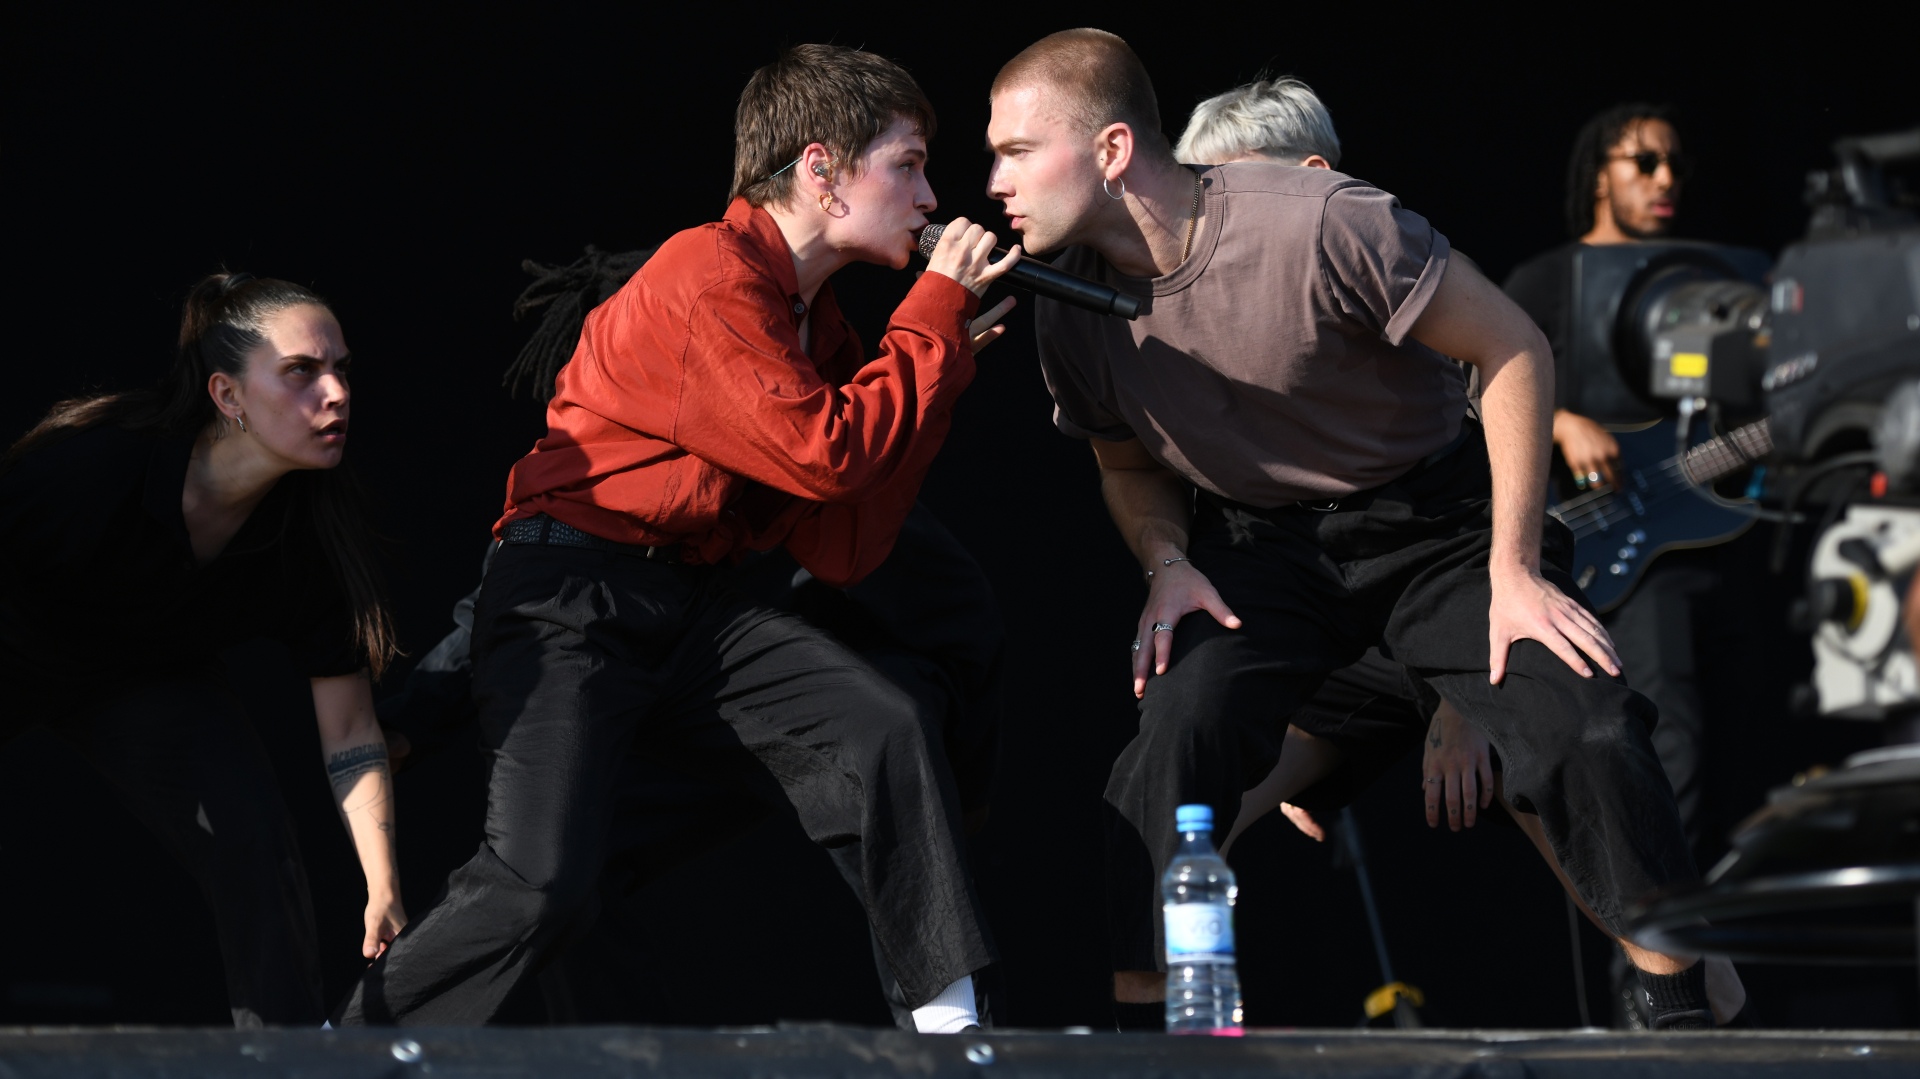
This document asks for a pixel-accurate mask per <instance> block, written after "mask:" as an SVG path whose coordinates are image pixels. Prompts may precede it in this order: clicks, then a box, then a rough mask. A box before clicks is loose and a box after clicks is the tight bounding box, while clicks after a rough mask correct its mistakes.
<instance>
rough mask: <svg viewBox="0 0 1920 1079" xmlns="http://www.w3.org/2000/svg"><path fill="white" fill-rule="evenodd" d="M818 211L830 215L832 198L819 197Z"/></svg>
mask: <svg viewBox="0 0 1920 1079" xmlns="http://www.w3.org/2000/svg"><path fill="white" fill-rule="evenodd" d="M820 210H821V212H822V213H829V214H830V213H832V212H833V196H832V195H822V196H820Z"/></svg>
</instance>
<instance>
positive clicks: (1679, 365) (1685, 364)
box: [1667, 352, 1707, 378]
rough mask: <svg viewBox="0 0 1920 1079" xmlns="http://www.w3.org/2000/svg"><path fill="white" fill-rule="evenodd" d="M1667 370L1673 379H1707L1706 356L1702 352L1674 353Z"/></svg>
mask: <svg viewBox="0 0 1920 1079" xmlns="http://www.w3.org/2000/svg"><path fill="white" fill-rule="evenodd" d="M1667 370H1669V371H1671V372H1672V373H1673V377H1675V378H1705V377H1707V356H1706V353H1704V352H1676V353H1674V354H1673V360H1672V362H1671V364H1670V365H1669V366H1668V368H1667Z"/></svg>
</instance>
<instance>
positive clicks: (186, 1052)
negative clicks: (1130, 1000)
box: [0, 1024, 1920, 1079]
mask: <svg viewBox="0 0 1920 1079" xmlns="http://www.w3.org/2000/svg"><path fill="white" fill-rule="evenodd" d="M1829 1073H1831V1074H1834V1075H1841V1074H1844V1075H1847V1076H1879V1075H1888V1076H1893V1075H1899V1076H1903V1077H1911V1076H1914V1075H1920V1033H1913V1032H1906V1031H1818V1032H1806V1031H1742V1032H1712V1033H1697V1034H1620V1033H1614V1032H1611V1031H1597V1030H1595V1031H1578V1030H1575V1031H1492V1030H1460V1031H1445V1030H1431V1031H1358V1030H1257V1031H1250V1032H1248V1034H1247V1035H1246V1036H1244V1037H1239V1038H1221V1037H1181V1038H1175V1037H1168V1036H1166V1035H1161V1034H1076V1033H1063V1032H1056V1031H1028V1030H1005V1031H1000V1030H996V1031H989V1032H986V1033H981V1034H961V1035H925V1036H922V1035H912V1034H906V1033H903V1032H901V1031H897V1030H884V1029H873V1028H869V1027H852V1026H837V1025H830V1024H817V1025H815V1024H807V1025H799V1024H794V1025H783V1026H779V1027H753V1028H739V1029H719V1030H694V1029H686V1028H670V1027H520V1028H511V1027H488V1028H479V1029H474V1028H459V1029H455V1028H418V1029H413V1028H409V1029H404V1030H392V1029H384V1030H341V1031H319V1030H313V1031H305V1030H301V1031H293V1030H254V1031H235V1030H193V1029H165V1028H127V1027H119V1028H86V1027H62V1028H0V1076H4V1077H6V1079H15V1077H23V1079H24V1077H36V1079H37V1077H41V1076H62V1077H71V1076H93V1075H99V1076H113V1077H115V1079H129V1077H139V1076H155V1077H160V1076H165V1077H175V1076H179V1077H186V1076H195V1077H200V1076H206V1077H224V1076H243V1075H244V1076H253V1077H265V1076H274V1075H287V1076H293V1075H298V1076H300V1077H302V1079H323V1077H332V1076H342V1077H345V1076H410V1075H418V1076H422V1077H433V1079H450V1077H465V1076H475V1077H477V1076H488V1077H503V1076H517V1075H524V1076H532V1077H535V1079H563V1077H568V1079H570V1077H574V1076H586V1077H601V1076H606V1077H612V1076H681V1075H684V1076H736V1075H737V1076H752V1077H760V1079H770V1077H784V1076H834V1077H842V1076H865V1075H873V1076H912V1077H961V1076H966V1077H971V1079H996V1077H1000V1076H1049V1077H1063V1079H1064V1077H1072V1076H1082V1075H1084V1076H1095V1075H1098V1076H1154V1077H1157V1079H1168V1077H1175V1076H1194V1077H1208V1079H1211V1077H1225V1076H1260V1077H1262V1079H1277V1077H1284V1076H1341V1077H1350V1076H1370V1077H1371V1076H1380V1077H1387V1076H1416V1075H1417V1076H1421V1077H1423V1079H1439V1077H1445V1076H1461V1077H1467V1076H1488V1077H1494V1076H1499V1077H1512V1079H1519V1077H1522V1076H1532V1077H1536V1079H1552V1077H1561V1076H1565V1077H1583V1079H1586V1077H1592V1079H1599V1077H1614V1076H1637V1077H1647V1076H1667V1075H1674V1076H1708V1075H1712V1076H1735V1075H1738V1076H1753V1075H1778V1076H1789V1075H1791V1076H1816V1075H1823V1074H1829Z"/></svg>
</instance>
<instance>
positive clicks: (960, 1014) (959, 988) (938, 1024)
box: [913, 974, 980, 1034]
mask: <svg viewBox="0 0 1920 1079" xmlns="http://www.w3.org/2000/svg"><path fill="white" fill-rule="evenodd" d="M979 1023H980V1013H979V1012H977V1011H975V1010H974V1004H973V975H971V974H969V975H967V976H966V977H964V978H961V979H960V980H959V981H957V982H954V983H953V984H952V985H949V986H947V987H946V988H945V989H942V990H940V995H939V996H937V997H934V998H933V999H932V1000H929V1001H927V1002H926V1003H925V1004H922V1005H920V1006H919V1007H918V1008H915V1009H914V1010H913V1029H915V1030H917V1031H919V1032H920V1033H922V1034H958V1033H960V1031H961V1030H963V1029H965V1028H966V1027H970V1026H978V1025H979Z"/></svg>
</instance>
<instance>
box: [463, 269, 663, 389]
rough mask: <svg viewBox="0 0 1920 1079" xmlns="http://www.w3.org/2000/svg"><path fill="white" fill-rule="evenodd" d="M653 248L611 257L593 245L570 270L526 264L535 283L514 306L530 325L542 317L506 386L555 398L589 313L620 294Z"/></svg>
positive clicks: (517, 315)
mask: <svg viewBox="0 0 1920 1079" xmlns="http://www.w3.org/2000/svg"><path fill="white" fill-rule="evenodd" d="M653 252H654V249H653V248H651V247H649V248H647V249H646V250H644V251H622V252H619V253H617V254H609V253H607V252H605V251H602V250H600V249H599V248H597V247H594V246H592V245H588V247H587V253H586V254H585V255H584V256H582V257H581V258H579V259H576V260H575V261H574V262H572V263H570V264H568V265H566V266H548V265H544V264H542V263H538V262H535V261H533V260H532V259H527V260H526V261H524V262H522V263H521V264H520V268H521V269H522V270H525V271H526V272H527V273H529V274H531V275H533V279H534V280H533V284H531V285H528V286H527V290H526V291H525V292H522V293H521V294H520V298H519V299H517V300H515V301H514V302H513V317H514V318H515V319H516V320H520V321H525V320H526V319H528V318H531V317H533V315H534V314H536V313H538V314H539V315H540V322H539V324H538V325H536V326H535V327H534V328H533V336H531V337H529V338H527V343H526V345H525V346H524V347H523V348H521V349H520V355H518V356H516V357H514V360H513V363H512V364H510V365H509V366H508V367H507V373H506V377H505V378H503V379H502V380H501V383H502V384H503V385H505V386H506V387H507V391H508V392H509V393H512V394H514V395H516V396H517V395H518V394H519V393H520V388H521V387H522V386H526V387H527V388H528V389H530V390H532V392H533V396H534V398H535V399H537V400H540V401H549V400H552V399H553V380H554V379H555V378H556V377H558V375H559V374H560V369H561V368H562V367H565V366H566V365H567V361H568V360H570V359H572V358H573V350H574V348H575V347H577V346H578V345H579V343H580V329H581V327H582V326H585V325H586V322H587V312H589V311H591V310H593V309H594V308H596V307H598V306H600V305H601V304H603V303H605V302H606V301H607V297H609V296H612V295H613V294H614V293H616V292H618V291H620V287H621V286H622V285H625V284H626V283H627V281H628V279H630V278H632V277H633V275H634V274H635V273H637V272H639V270H640V267H641V265H642V264H643V263H645V262H646V261H647V259H648V258H650V257H652V255H653Z"/></svg>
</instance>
